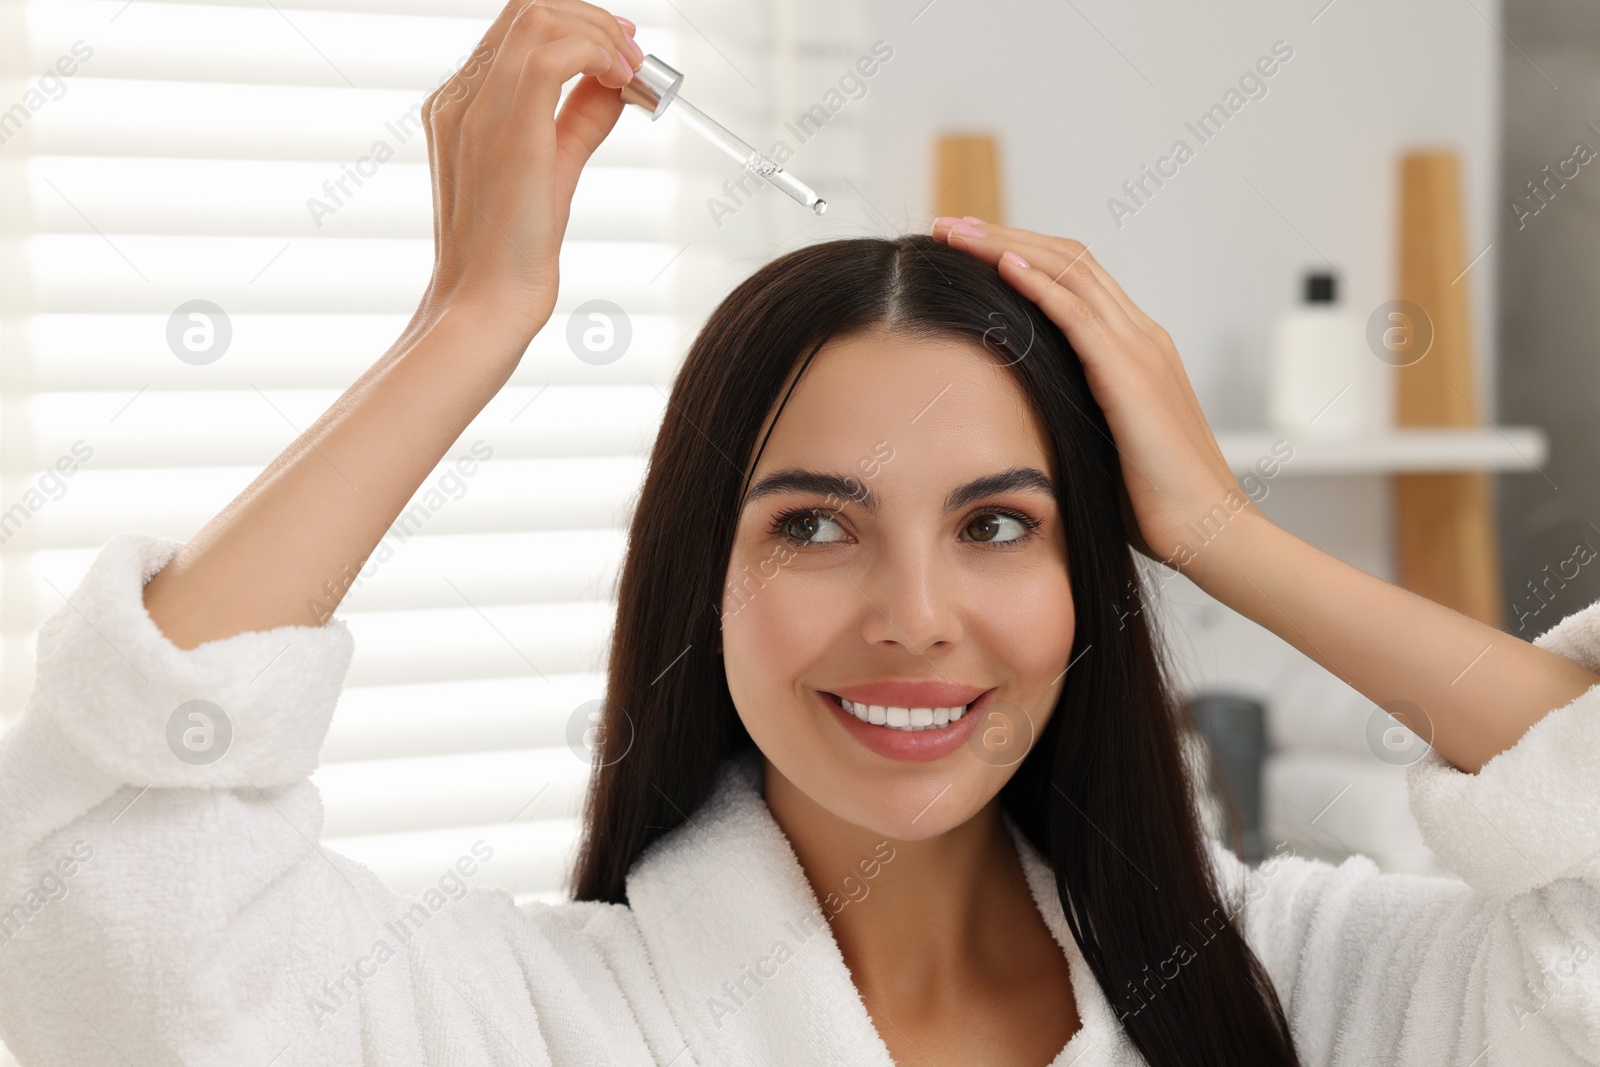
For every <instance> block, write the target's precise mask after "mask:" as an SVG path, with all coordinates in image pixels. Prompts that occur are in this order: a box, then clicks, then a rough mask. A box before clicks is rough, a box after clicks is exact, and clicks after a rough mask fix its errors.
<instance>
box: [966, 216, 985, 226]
mask: <svg viewBox="0 0 1600 1067" xmlns="http://www.w3.org/2000/svg"><path fill="white" fill-rule="evenodd" d="M961 217H962V218H963V219H965V220H966V221H968V222H975V223H977V224H978V225H980V226H981V225H983V220H982V219H980V218H978V216H976V215H963V216H961Z"/></svg>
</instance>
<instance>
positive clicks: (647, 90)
mask: <svg viewBox="0 0 1600 1067" xmlns="http://www.w3.org/2000/svg"><path fill="white" fill-rule="evenodd" d="M682 84H683V75H682V74H680V73H678V72H677V71H676V70H674V69H672V68H671V67H669V66H667V64H665V63H663V62H661V60H659V59H657V58H656V57H655V56H652V55H647V56H645V57H644V61H643V62H642V63H641V64H640V65H639V69H638V70H636V71H634V73H633V81H631V82H629V83H628V84H627V85H625V86H623V87H622V99H623V100H625V101H626V102H628V103H630V104H636V105H638V106H639V107H642V108H644V110H646V111H648V112H650V120H651V121H652V122H654V121H655V120H656V119H658V118H660V117H661V115H662V114H663V113H664V112H666V111H669V110H670V111H672V112H673V113H674V114H676V115H677V116H678V118H679V119H681V120H682V121H683V123H684V125H686V126H688V127H689V128H690V129H692V130H694V131H695V132H696V133H698V134H700V136H702V137H704V138H705V139H706V140H708V141H710V142H711V143H712V144H714V145H716V146H717V147H718V148H720V149H722V151H724V152H726V153H727V154H728V156H729V157H730V158H732V159H733V161H734V162H736V163H738V164H739V165H740V166H741V167H743V168H744V169H745V170H748V171H749V172H750V173H752V174H755V175H758V176H759V177H762V178H765V179H766V180H767V181H769V182H771V183H772V184H773V185H776V186H777V187H778V188H779V189H782V190H783V191H784V192H785V193H787V194H788V195H789V196H791V197H793V198H794V200H795V202H796V203H799V204H800V205H802V206H804V207H808V208H810V209H811V210H812V211H814V212H816V213H817V214H818V215H820V214H822V213H823V212H824V211H826V210H828V202H827V201H826V200H824V199H822V198H821V197H820V196H818V195H817V194H816V191H815V190H814V189H812V188H811V187H810V186H809V185H807V184H806V183H805V182H803V181H801V180H800V179H799V178H796V177H795V176H794V175H792V174H790V173H789V172H788V171H786V170H784V169H783V168H782V167H780V166H778V164H776V163H774V162H773V161H772V160H771V159H768V158H767V157H766V156H764V155H762V154H761V153H760V152H757V151H756V150H755V149H754V148H751V147H750V146H749V145H748V144H746V143H745V142H744V141H742V140H740V139H739V138H738V137H735V136H734V135H733V134H732V133H729V132H728V131H727V130H726V129H725V128H723V127H722V126H721V125H720V124H718V123H716V122H714V121H712V119H711V118H710V117H709V116H707V115H706V113H705V112H703V111H701V110H700V109H699V108H697V107H695V106H694V105H693V104H691V103H689V101H687V100H685V99H684V98H683V97H682V96H680V95H679V94H678V87H679V86H680V85H682Z"/></svg>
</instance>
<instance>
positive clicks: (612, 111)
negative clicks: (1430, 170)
mask: <svg viewBox="0 0 1600 1067" xmlns="http://www.w3.org/2000/svg"><path fill="white" fill-rule="evenodd" d="M624 106H626V105H624V104H623V102H622V96H621V95H620V94H618V93H617V92H615V91H614V90H612V89H610V88H608V87H607V86H605V85H602V84H601V83H600V82H599V81H597V80H596V79H594V78H587V77H586V78H581V79H579V81H578V84H577V85H575V86H573V87H572V91H571V92H569V93H568V94H567V98H566V99H565V100H564V101H562V103H561V110H560V111H559V112H557V114H556V143H557V145H558V147H559V151H560V155H561V159H560V164H559V167H560V169H559V171H558V173H559V174H560V176H561V179H562V180H563V181H564V182H565V185H564V186H563V187H564V188H567V189H570V188H572V187H573V186H575V185H577V183H578V172H579V171H580V170H582V169H583V166H584V164H585V163H587V162H589V157H590V156H592V155H594V151H595V149H597V148H599V147H600V142H601V141H603V140H605V139H606V136H607V135H608V134H610V132H611V131H612V129H614V128H615V127H616V125H617V119H618V117H619V116H621V114H622V109H623V107H624Z"/></svg>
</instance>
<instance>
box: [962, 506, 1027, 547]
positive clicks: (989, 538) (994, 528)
mask: <svg viewBox="0 0 1600 1067" xmlns="http://www.w3.org/2000/svg"><path fill="white" fill-rule="evenodd" d="M1005 523H1009V524H1010V525H1011V527H1012V528H1013V530H1015V531H1017V532H1016V533H1015V535H1014V536H1010V537H1007V536H1004V526H1003V524H1005ZM967 529H968V530H970V531H973V532H974V535H975V536H974V537H973V540H975V541H979V542H984V543H1001V544H1004V543H1006V542H1010V541H1022V540H1025V539H1026V538H1027V536H1028V531H1029V529H1030V527H1029V525H1028V524H1027V523H1025V522H1024V521H1023V520H1022V519H1020V518H1018V517H1017V516H1015V515H1007V514H1006V513H1005V512H1003V511H986V512H984V513H983V514H982V515H979V516H977V517H976V518H975V519H973V520H972V521H971V522H969V523H968V524H967Z"/></svg>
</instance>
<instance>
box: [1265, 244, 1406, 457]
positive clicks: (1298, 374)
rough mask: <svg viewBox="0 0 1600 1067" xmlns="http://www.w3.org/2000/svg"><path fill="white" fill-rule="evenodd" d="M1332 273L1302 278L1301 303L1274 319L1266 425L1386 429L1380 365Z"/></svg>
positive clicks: (1313, 430) (1332, 430)
mask: <svg viewBox="0 0 1600 1067" xmlns="http://www.w3.org/2000/svg"><path fill="white" fill-rule="evenodd" d="M1337 281H1338V278H1337V276H1336V275H1334V274H1330V273H1327V272H1324V271H1311V272H1308V273H1307V274H1306V276H1305V290H1304V293H1303V299H1302V302H1301V303H1300V304H1298V305H1297V306H1295V307H1294V308H1293V309H1292V310H1290V311H1287V312H1285V313H1284V314H1282V315H1281V316H1279V318H1278V321H1277V323H1276V324H1275V325H1274V327H1273V330H1272V345H1271V353H1270V358H1269V362H1268V368H1267V422H1268V423H1269V424H1270V425H1271V426H1272V427H1273V428H1274V429H1278V430H1284V431H1292V432H1297V433H1301V434H1317V435H1321V436H1349V435H1354V434H1361V433H1373V432H1380V431H1382V430H1385V429H1387V428H1388V426H1387V421H1388V420H1387V419H1386V418H1385V413H1386V412H1387V410H1388V409H1387V407H1385V405H1384V397H1383V395H1382V387H1383V384H1384V382H1383V377H1382V375H1383V370H1384V368H1385V367H1386V364H1384V363H1383V362H1382V361H1380V360H1379V359H1378V358H1377V357H1376V356H1374V355H1373V354H1372V353H1371V352H1369V351H1368V350H1367V343H1366V338H1365V336H1364V332H1363V328H1362V323H1361V321H1360V319H1359V317H1357V316H1356V315H1353V314H1352V313H1351V312H1350V311H1348V310H1347V309H1346V308H1345V307H1344V305H1342V304H1341V303H1339V300H1338V291H1337V288H1336V283H1337Z"/></svg>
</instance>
